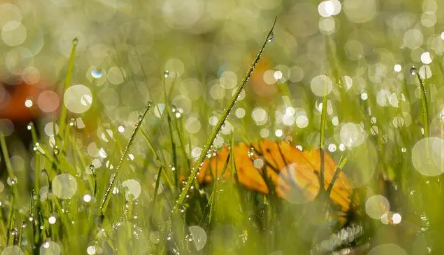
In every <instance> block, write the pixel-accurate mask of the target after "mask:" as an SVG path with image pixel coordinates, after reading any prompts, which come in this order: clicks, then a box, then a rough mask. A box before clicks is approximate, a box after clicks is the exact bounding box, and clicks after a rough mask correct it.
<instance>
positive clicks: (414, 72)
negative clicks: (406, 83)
mask: <svg viewBox="0 0 444 255" xmlns="http://www.w3.org/2000/svg"><path fill="white" fill-rule="evenodd" d="M417 73H418V69H417V68H416V66H412V67H411V68H410V74H411V75H416V74H417Z"/></svg>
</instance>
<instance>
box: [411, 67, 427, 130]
mask: <svg viewBox="0 0 444 255" xmlns="http://www.w3.org/2000/svg"><path fill="white" fill-rule="evenodd" d="M414 74H415V75H416V78H417V79H418V81H419V87H420V89H421V106H422V120H423V122H424V136H425V137H429V110H428V107H427V95H426V94H427V92H426V89H425V86H424V81H423V80H422V79H421V76H420V75H419V72H418V71H415V72H414Z"/></svg>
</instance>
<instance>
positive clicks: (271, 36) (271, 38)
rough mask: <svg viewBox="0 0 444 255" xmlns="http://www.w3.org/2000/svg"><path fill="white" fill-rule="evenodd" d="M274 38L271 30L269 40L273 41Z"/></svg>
mask: <svg viewBox="0 0 444 255" xmlns="http://www.w3.org/2000/svg"><path fill="white" fill-rule="evenodd" d="M273 40H274V33H273V31H271V33H270V36H268V38H267V41H268V42H272V41H273Z"/></svg>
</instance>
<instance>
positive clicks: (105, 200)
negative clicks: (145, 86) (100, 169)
mask: <svg viewBox="0 0 444 255" xmlns="http://www.w3.org/2000/svg"><path fill="white" fill-rule="evenodd" d="M150 108H151V102H148V105H147V106H146V107H145V111H144V112H143V114H142V115H141V116H140V117H139V121H138V122H137V124H136V128H135V129H134V131H133V133H132V135H131V137H130V139H129V140H128V143H127V144H126V147H125V150H124V151H123V154H122V157H121V158H120V160H119V163H118V165H117V167H116V171H115V172H114V173H113V174H112V175H111V180H110V182H109V185H108V187H107V188H106V190H105V195H104V196H103V200H102V202H101V204H100V210H99V211H100V213H101V216H102V217H103V216H104V215H105V212H106V208H107V207H108V203H109V200H110V198H111V191H112V190H113V188H114V187H115V186H116V183H117V179H118V178H119V176H120V174H121V170H120V169H121V167H122V164H123V163H124V162H125V160H126V158H127V156H128V152H129V149H130V148H131V145H132V144H133V142H134V138H135V137H136V134H137V133H138V131H139V129H140V126H141V125H142V122H143V120H144V119H145V116H146V114H147V113H148V110H149V109H150Z"/></svg>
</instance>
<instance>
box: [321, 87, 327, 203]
mask: <svg viewBox="0 0 444 255" xmlns="http://www.w3.org/2000/svg"><path fill="white" fill-rule="evenodd" d="M325 90H327V84H325ZM326 118H327V92H325V94H324V98H323V100H322V113H321V138H320V145H319V147H320V148H319V150H320V156H321V166H320V167H321V169H320V174H319V183H320V185H319V194H320V195H322V194H323V193H324V191H325V187H324V179H325V178H324V172H325V155H324V147H325V125H326Z"/></svg>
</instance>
